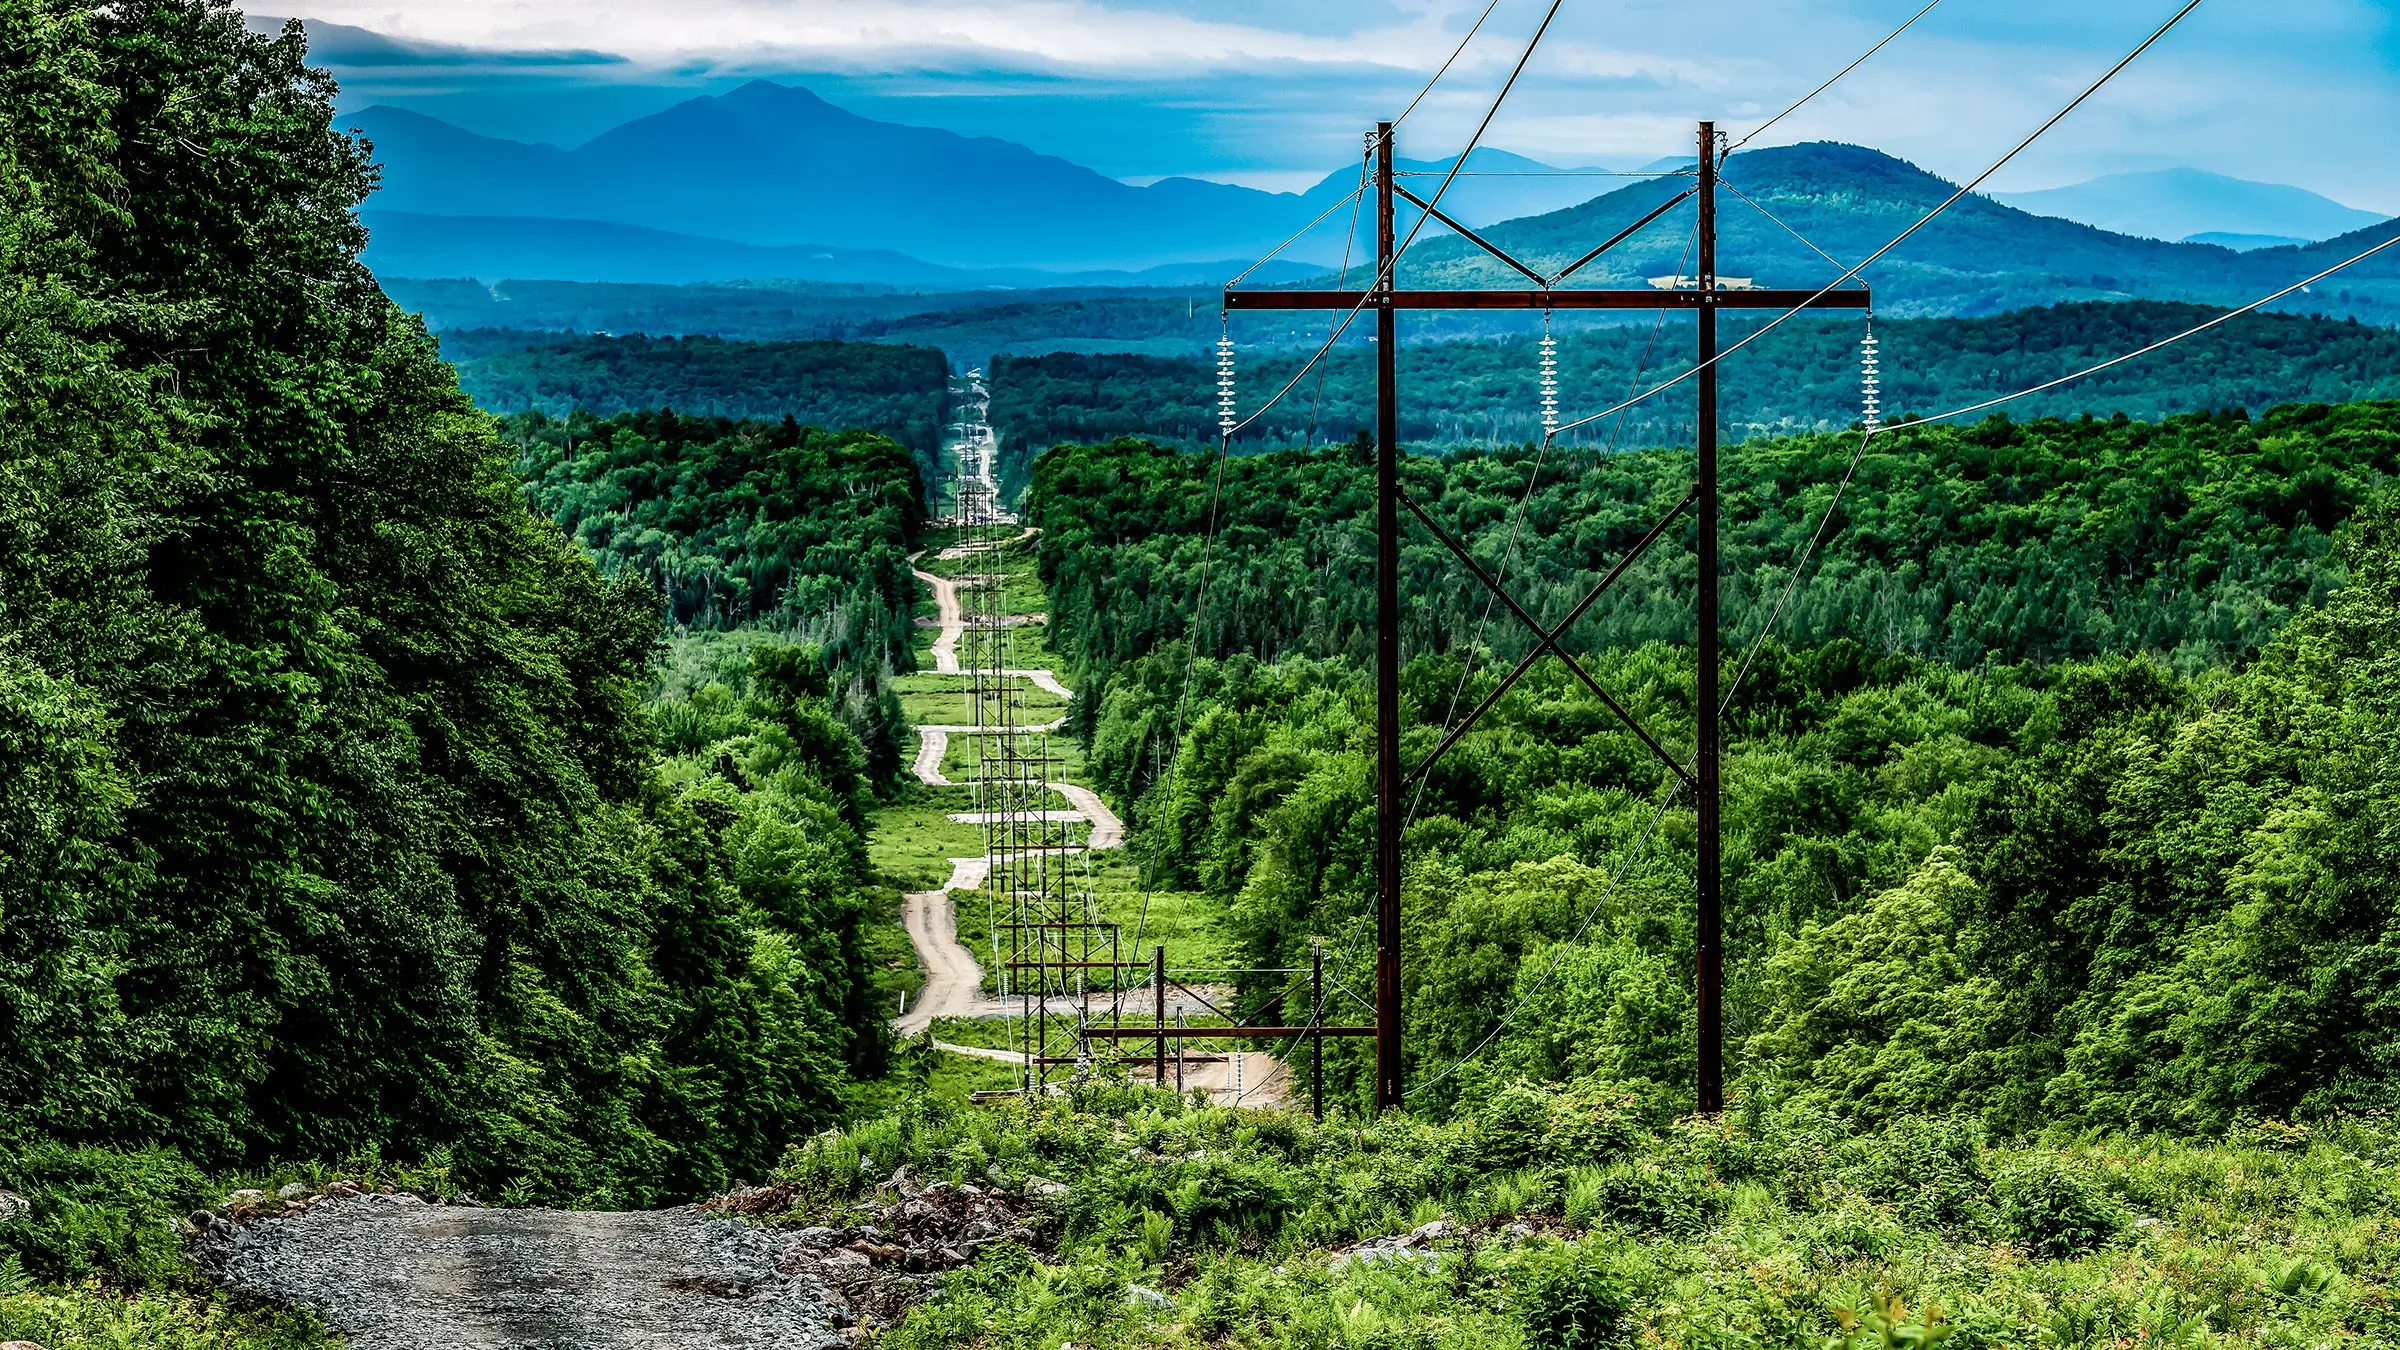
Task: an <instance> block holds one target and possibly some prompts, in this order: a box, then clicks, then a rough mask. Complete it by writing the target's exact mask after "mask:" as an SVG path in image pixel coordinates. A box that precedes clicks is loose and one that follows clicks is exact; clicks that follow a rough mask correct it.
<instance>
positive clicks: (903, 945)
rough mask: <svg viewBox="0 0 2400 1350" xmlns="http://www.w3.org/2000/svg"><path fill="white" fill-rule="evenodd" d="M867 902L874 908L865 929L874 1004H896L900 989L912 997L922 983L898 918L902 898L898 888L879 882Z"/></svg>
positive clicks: (911, 946)
mask: <svg viewBox="0 0 2400 1350" xmlns="http://www.w3.org/2000/svg"><path fill="white" fill-rule="evenodd" d="M870 903H871V904H872V905H873V911H872V913H871V914H870V916H869V919H868V923H867V928H866V933H865V937H866V956H867V968H868V971H869V974H870V978H871V979H872V980H873V981H874V985H875V993H876V996H877V1006H879V1007H889V1006H897V1005H898V1003H899V1001H900V995H901V994H902V993H903V992H905V993H907V995H908V996H909V998H910V999H911V1000H912V1001H913V1000H914V999H915V998H916V996H917V991H918V990H920V989H923V988H924V987H925V971H924V969H923V968H922V967H921V966H919V965H918V964H917V949H916V946H915V944H913V943H911V942H910V941H909V940H908V928H907V926H906V925H905V924H904V923H903V921H902V919H901V914H900V909H901V905H902V904H903V903H904V902H903V901H902V899H901V894H900V888H899V887H897V886H892V885H884V886H878V887H876V888H875V890H874V892H873V896H872V900H871V902H870Z"/></svg>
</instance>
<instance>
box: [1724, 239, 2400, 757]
mask: <svg viewBox="0 0 2400 1350" xmlns="http://www.w3.org/2000/svg"><path fill="white" fill-rule="evenodd" d="M2393 247H2400V234H2394V235H2393V236H2392V237H2391V238H2389V239H2386V240H2384V241H2383V242H2382V243H2380V244H2377V245H2375V246H2374V247H2372V248H2368V249H2364V250H2361V251H2360V252H2358V253H2355V254H2352V255H2351V256H2350V257H2348V258H2345V259H2343V260H2342V261H2341V262H2338V263H2335V264H2334V265H2333V266H2331V267H2328V268H2326V269H2325V270H2324V271H2322V272H2319V273H2317V274H2316V275H2315V276H2312V277H2310V278H2308V279H2307V280H2305V281H2295V282H2293V283H2292V284H2291V285H2289V286H2286V287H2284V288H2283V289H2282V290H2280V291H2277V292H2275V293H2274V294H2273V295H2269V296H2265V297H2263V298H2261V299H2258V300H2253V301H2251V302H2250V303H2249V304H2246V305H2244V306H2242V307H2241V308H2240V309H2229V310H2227V311H2225V312H2224V313H2223V314H2220V315H2218V316H2216V317H2215V318H2213V319H2210V320H2209V321H2208V322H2206V323H2200V324H2194V325H2193V326H2191V327H2190V328H2186V329H2184V330H2183V331H2182V332H2180V333H2177V334H2176V335H2174V336H2173V337H2169V338H2161V339H2160V340H2158V341H2156V342H2153V343H2151V344H2149V345H2148V346H2146V347H2137V348H2135V349H2134V350H2132V351H2129V352H2126V353H2124V354H2123V355H2121V356H2112V357H2110V358H2109V359H2108V360H2106V361H2102V362H2100V363H2099V364H2097V365H2090V366H2086V367H2084V368H2083V369H2081V370H2078V371H2076V372H2075V373H2074V374H2072V375H2061V376H2059V377H2058V378H2057V379H2055V380H2045V381H2043V382H2042V383H2040V384H2037V385H2034V386H2032V387H2031V388H2028V389H2020V390H2018V391H2017V392H2015V393H2013V394H2003V395H2001V396H2000V397H1998V398H1987V399H1985V400H1983V401H1982V402H1980V403H1970V404H1968V405H1967V406H1965V407H1963V408H1952V409H1951V410H1950V411H1948V412H1940V413H1934V414H1932V415H1931V416H1928V417H1914V418H1911V419H1909V421H1908V422H1907V423H1905V424H1904V425H1907V426H1922V425H1924V424H1927V423H1931V422H1946V421H1948V420H1950V419H1951V418H1954V417H1966V416H1969V415H1971V414H1974V413H1979V412H1989V411H1990V410H1992V409H1994V408H1997V407H1999V406H2001V405H2002V404H2005V403H2014V402H2016V401H2017V400H2018V399H2021V398H2031V397H2032V396H2033V395H2035V394H2040V393H2045V392H2047V391H2049V390H2052V389H2056V388H2058V387H2060V386H2061V385H2067V384H2073V383H2074V382H2075V381H2077V380H2081V379H2086V378H2089V377H2090V376H2093V375H2097V374H2099V373H2100V372H2102V371H2104V370H2110V369H2113V368H2115V367H2117V366H2121V365H2124V364H2125V363H2126V362H2128V361H2138V360H2140V359H2141V358H2142V357H2145V356H2148V355H2150V354H2151V353H2153V352H2157V351H2163V350H2165V349H2166V348H2168V347H2172V346H2174V345H2175V344H2176V343H2178V342H2182V341H2184V340H2185V339H2187V338H2193V337H2197V336H2199V335H2200V334H2202V333H2205V332H2207V331H2208V330H2210V329H2212V328H2216V327H2219V326H2221V325H2224V324H2227V323H2230V322H2232V321H2233V320H2235V319H2238V318H2240V317H2241V316H2243V315H2245V314H2250V313H2254V312H2256V311H2258V310H2260V309H2264V308H2265V307H2267V306H2268V305H2271V304H2274V303H2275V302H2276V301H2278V300H2281V299H2283V298H2285V297H2286V296H2289V295H2292V294H2294V293H2296V292H2298V291H2302V290H2306V289H2307V288H2308V287H2310V286H2314V285H2316V284H2317V283H2318V282H2320V281H2323V280H2324V279H2325V278H2327V277H2329V276H2332V275H2334V274H2335V273H2337V272H2340V271H2342V270H2343V269H2344V268H2348V267H2353V266H2356V265H2357V264H2359V263H2362V262H2364V261H2366V260H2367V259H2369V258H2372V257H2374V256H2375V255H2376V254H2378V253H2381V252H2383V251H2384V250H2385V249H2388V248H2393ZM1894 429H1895V428H1892V427H1885V428H1882V429H1881V430H1880V431H1879V432H1878V431H1869V432H1867V433H1865V434H1863V435H1861V436H1860V437H1859V438H1858V446H1857V448H1856V449H1854V450H1852V451H1851V453H1850V466H1849V468H1848V469H1847V470H1845V471H1844V472H1843V474H1842V480H1841V482H1840V483H1838V484H1837V485H1835V487H1834V490H1833V499H1832V500H1831V501H1829V502H1827V503H1826V504H1825V512H1824V514H1823V515H1821V516H1819V517H1818V518H1817V528H1816V532H1815V533H1814V534H1813V535H1812V536H1811V537H1810V538H1809V541H1808V547H1807V548H1805V549H1803V550H1801V553H1800V557H1799V560H1798V561H1797V562H1795V563H1794V564H1793V566H1792V575H1791V576H1790V578H1789V579H1787V580H1786V581H1785V582H1784V587H1783V595H1782V597H1781V598H1780V599H1778V600H1777V601H1776V602H1775V608H1774V609H1773V610H1772V611H1771V612H1769V614H1768V615H1767V622H1766V624H1765V626H1764V627H1762V628H1760V629H1759V632H1758V637H1757V638H1756V640H1754V641H1753V642H1752V643H1751V644H1750V650H1749V652H1748V653H1747V654H1746V655H1745V656H1743V658H1742V665H1741V669H1740V670H1739V671H1737V672H1735V674H1734V677H1733V683H1732V684H1731V685H1730V686H1729V687H1728V688H1727V689H1726V691H1725V702H1724V704H1723V705H1722V706H1720V707H1719V708H1718V709H1717V715H1718V716H1720V717H1722V716H1724V715H1725V712H1726V710H1727V709H1730V708H1731V707H1732V706H1733V696H1734V694H1735V693H1736V692H1738V691H1739V690H1740V689H1741V687H1742V680H1743V678H1744V677H1745V676H1747V675H1748V674H1749V673H1750V666H1751V664H1752V663H1753V662H1754V661H1756V660H1757V659H1758V652H1759V648H1761V647H1762V646H1764V645H1766V641H1767V639H1768V638H1769V637H1771V636H1773V635H1774V632H1775V627H1776V624H1777V623H1778V622H1780V621H1781V620H1782V618H1783V611H1784V607H1785V606H1786V605H1789V604H1790V603H1791V599H1792V594H1793V592H1794V591H1795V590H1796V589H1797V588H1798V587H1799V585H1800V578H1801V576H1802V575H1803V574H1804V573H1805V572H1806V571H1807V570H1808V564H1809V561H1810V559H1812V558H1813V557H1814V556H1815V555H1816V551H1817V548H1818V546H1819V545H1820V544H1822V543H1823V542H1824V541H1825V529H1826V526H1827V525H1829V524H1830V523H1831V522H1832V520H1833V513H1834V511H1835V509H1836V508H1838V507H1839V506H1840V505H1841V504H1842V494H1843V493H1844V492H1846V491H1848V490H1849V487H1850V481H1851V479H1853V478H1854V477H1856V476H1857V474H1858V466H1859V461H1860V460H1862V459H1864V458H1865V457H1866V453H1867V446H1868V444H1869V443H1870V442H1872V441H1873V440H1874V439H1875V437H1876V436H1877V435H1879V434H1880V435H1887V436H1888V435H1890V434H1891V432H1892V431H1893V430H1894Z"/></svg>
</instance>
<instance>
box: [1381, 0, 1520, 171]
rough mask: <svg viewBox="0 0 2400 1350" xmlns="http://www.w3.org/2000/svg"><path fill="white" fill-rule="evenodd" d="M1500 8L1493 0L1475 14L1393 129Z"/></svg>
mask: <svg viewBox="0 0 2400 1350" xmlns="http://www.w3.org/2000/svg"><path fill="white" fill-rule="evenodd" d="M1498 8H1500V0H1491V3H1489V4H1487V5H1485V6H1484V7H1483V13H1481V14H1478V15H1476V16H1475V22H1474V24H1473V25H1472V26H1471V27H1469V28H1468V29H1467V35H1466V36H1465V37H1463V38H1460V39H1459V40H1458V45H1457V46H1455V47H1452V48H1451V49H1450V55H1449V56H1447V57H1445V58H1443V60H1442V68H1441V69H1439V70H1437V71H1435V72H1433V78H1432V79H1430V80H1427V81H1426V82H1425V87H1424V88H1422V89H1419V90H1418V91H1417V96H1416V97H1415V98H1412V99H1410V100H1409V101H1408V106H1407V107H1405V108H1402V109H1401V110H1400V115H1399V116H1398V117H1395V118H1393V119H1392V130H1394V131H1398V130H1399V129H1400V124H1401V123H1402V122H1405V121H1407V120H1408V115H1409V114H1410V113H1413V112H1415V111H1416V110H1417V105H1418V104H1420V103H1423V102H1424V101H1425V96H1426V95H1427V94H1430V93H1432V92H1433V87H1434V86H1435V85H1437V84H1440V83H1441V82H1442V77H1443V76H1444V75H1447V74H1449V73H1450V64H1451V62H1453V61H1456V60H1457V59H1458V58H1459V57H1461V56H1463V55H1465V54H1466V50H1467V44H1468V43H1470V42H1473V41H1474V40H1475V35H1476V34H1477V33H1480V32H1482V31H1483V21H1484V20H1486V19H1488V18H1490V17H1492V11H1493V10H1495V9H1498ZM1459 158H1460V159H1462V160H1463V159H1465V158H1466V156H1465V155H1463V154H1462V155H1460V156H1459Z"/></svg>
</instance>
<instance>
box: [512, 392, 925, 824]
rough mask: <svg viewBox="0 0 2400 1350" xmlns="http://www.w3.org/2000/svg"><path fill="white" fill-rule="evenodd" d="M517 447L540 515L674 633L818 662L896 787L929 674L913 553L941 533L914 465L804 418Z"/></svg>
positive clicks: (858, 436)
mask: <svg viewBox="0 0 2400 1350" xmlns="http://www.w3.org/2000/svg"><path fill="white" fill-rule="evenodd" d="M501 434H502V436H503V437H504V438H505V439H506V440H507V441H508V442H509V443H510V444H511V445H512V446H513V447H514V448H515V450H516V460H515V466H514V467H515V470H516V473H517V475H518V477H519V478H521V479H522V480H523V482H524V494H525V501H526V504H527V505H528V506H530V507H531V508H532V509H533V510H534V511H535V512H536V513H538V514H540V515H542V516H545V517H548V518H549V519H550V520H552V521H555V522H556V523H557V524H558V526H559V528H560V529H561V530H563V531H565V532H566V534H567V535H568V536H569V537H570V538H572V539H574V540H575V541H576V542H577V543H579V544H581V545H582V546H583V550H584V552H585V554H586V555H587V556H589V557H591V558H592V559H593V560H594V561H596V562H597V563H598V564H599V566H600V570H601V571H602V573H603V574H605V575H610V576H636V577H640V578H641V579H642V581H643V583H644V585H645V587H646V588H647V589H648V590H650V591H653V592H655V593H656V594H657V595H658V596H660V597H661V598H662V599H663V603H664V611H665V616H666V622H667V624H668V626H669V628H670V629H672V630H675V631H678V632H689V631H694V630H697V631H700V632H702V633H723V632H727V631H729V630H733V629H741V628H749V629H765V630H768V631H771V632H773V633H775V634H776V635H778V636H779V638H781V639H782V640H784V641H786V642H790V643H795V644H804V645H806V646H807V647H808V648H809V649H810V650H812V651H813V652H814V653H816V655H815V657H814V658H813V660H814V664H815V669H816V671H817V673H818V674H820V675H822V676H823V678H824V681H825V683H826V688H824V689H822V690H820V691H818V692H819V694H820V695H821V696H823V697H825V698H827V699H828V700H830V707H831V708H832V709H833V711H834V712H835V714H836V715H837V716H838V717H839V718H840V719H841V721H842V722H843V724H844V725H845V726H847V727H848V728H849V729H850V731H851V732H853V733H854V734H855V735H856V736H857V738H858V740H859V742H860V743H861V744H862V745H863V746H864V747H865V748H866V751H867V755H868V762H869V765H870V774H871V777H872V778H873V780H874V782H875V783H876V784H877V785H878V786H880V787H884V788H889V787H890V786H891V784H892V781H893V778H894V776H895V775H896V774H897V773H898V772H899V764H900V744H901V740H902V738H903V737H904V735H905V727H904V726H903V725H902V721H901V716H900V704H899V699H898V697H897V696H896V695H895V694H893V692H892V689H891V679H892V676H893V675H894V674H897V673H905V672H907V671H908V670H910V669H912V668H913V662H914V657H913V655H912V645H911V644H912V641H913V639H912V638H911V636H910V634H911V628H912V616H913V614H914V612H915V607H916V599H917V583H916V581H915V579H914V578H912V577H911V576H910V575H909V567H908V553H909V550H910V546H911V545H912V544H913V543H914V542H915V540H916V538H917V536H918V534H919V532H920V531H921V530H922V529H923V528H924V525H925V483H924V479H923V477H922V476H921V475H920V474H919V472H918V468H917V463H916V460H915V459H914V457H912V456H911V455H910V454H909V453H908V451H907V450H905V449H904V448H902V447H901V446H900V445H899V444H897V443H896V442H894V441H893V440H891V439H890V438H889V437H886V436H883V435H880V434H877V433H874V432H868V431H844V432H828V431H823V430H819V429H817V428H814V427H802V426H800V425H798V424H797V423H795V422H793V421H792V420H791V419H789V418H786V419H785V420H784V421H783V422H781V423H779V424H774V423H759V422H735V421H730V420H727V419H724V418H701V417H685V416H681V415H678V414H675V413H672V412H663V411H662V412H655V413H621V414H619V415H617V416H615V417H611V418H595V417H592V416H590V415H588V414H585V413H580V412H579V413H576V414H574V415H573V416H570V417H567V418H565V419H562V420H554V419H552V418H549V417H546V416H544V415H543V414H541V413H523V414H519V415H517V416H514V417H510V418H507V419H505V420H504V421H503V422H502V423H501Z"/></svg>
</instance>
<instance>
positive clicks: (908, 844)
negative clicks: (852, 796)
mask: <svg viewBox="0 0 2400 1350" xmlns="http://www.w3.org/2000/svg"><path fill="white" fill-rule="evenodd" d="M974 809H975V798H974V794H973V792H972V791H970V790H969V789H967V788H963V787H927V786H925V785H924V784H922V783H904V784H902V785H901V791H900V794H899V797H898V798H897V799H896V800H895V801H894V802H892V804H890V805H888V806H885V807H883V808H882V809H880V810H878V811H877V812H876V813H875V815H874V819H872V820H871V821H869V822H868V832H867V860H868V862H869V863H870V864H871V865H872V866H873V867H874V868H875V870H876V872H877V874H878V875H880V876H882V877H883V878H884V879H885V880H886V881H887V882H889V883H890V884H891V885H892V886H894V887H897V888H898V889H899V890H901V891H929V890H932V889H933V888H934V887H936V886H939V885H941V884H942V883H943V882H945V881H947V880H949V879H950V860H951V859H952V858H980V857H982V856H983V830H982V827H980V826H976V825H961V824H959V823H958V822H957V821H954V820H952V819H950V815H951V813H952V812H958V811H972V810H974Z"/></svg>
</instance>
